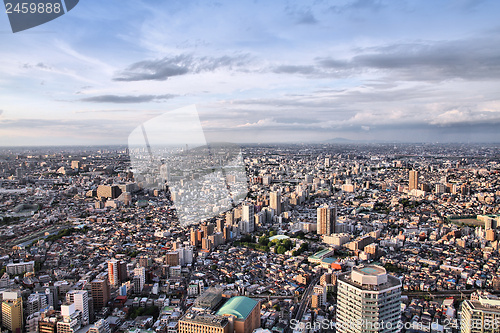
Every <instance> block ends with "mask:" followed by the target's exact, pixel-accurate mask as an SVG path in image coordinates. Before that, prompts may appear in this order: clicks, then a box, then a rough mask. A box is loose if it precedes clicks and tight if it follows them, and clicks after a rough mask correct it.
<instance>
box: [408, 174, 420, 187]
mask: <svg viewBox="0 0 500 333" xmlns="http://www.w3.org/2000/svg"><path fill="white" fill-rule="evenodd" d="M408 189H409V190H410V191H411V190H417V189H418V171H416V170H410V182H409V186H408Z"/></svg>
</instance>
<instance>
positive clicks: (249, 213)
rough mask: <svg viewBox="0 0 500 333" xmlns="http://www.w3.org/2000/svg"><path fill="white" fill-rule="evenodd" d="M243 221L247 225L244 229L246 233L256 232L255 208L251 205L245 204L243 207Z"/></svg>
mask: <svg viewBox="0 0 500 333" xmlns="http://www.w3.org/2000/svg"><path fill="white" fill-rule="evenodd" d="M241 210H242V212H241V221H242V222H243V223H242V224H243V225H245V227H244V228H243V230H244V232H246V233H251V232H253V231H254V222H255V221H254V215H255V214H254V207H253V205H252V204H251V203H248V202H244V203H243V204H242V205H241Z"/></svg>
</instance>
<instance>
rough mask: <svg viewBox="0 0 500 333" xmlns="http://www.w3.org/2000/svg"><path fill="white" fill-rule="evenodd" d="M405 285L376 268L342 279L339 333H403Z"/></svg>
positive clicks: (356, 269)
mask: <svg viewBox="0 0 500 333" xmlns="http://www.w3.org/2000/svg"><path fill="white" fill-rule="evenodd" d="M400 320H401V281H400V280H399V279H398V278H396V277H393V276H391V275H388V274H387V272H386V270H385V268H383V267H381V266H376V265H368V266H359V267H354V268H353V269H352V271H351V272H350V273H347V274H344V275H341V276H339V277H338V294H337V332H339V333H360V332H399V331H400V327H398V324H399V322H400Z"/></svg>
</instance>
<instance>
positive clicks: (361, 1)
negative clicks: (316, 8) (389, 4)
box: [330, 0, 386, 14]
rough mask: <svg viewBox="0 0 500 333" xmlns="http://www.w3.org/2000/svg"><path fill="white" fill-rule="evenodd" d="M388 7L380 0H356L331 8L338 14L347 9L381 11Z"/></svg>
mask: <svg viewBox="0 0 500 333" xmlns="http://www.w3.org/2000/svg"><path fill="white" fill-rule="evenodd" d="M384 7H386V5H385V4H384V3H383V2H382V1H380V0H354V1H351V2H349V3H347V4H345V5H340V6H331V7H330V10H331V11H333V12H334V13H337V14H342V13H344V12H347V11H359V10H369V11H372V12H376V11H379V10H380V9H382V8H384Z"/></svg>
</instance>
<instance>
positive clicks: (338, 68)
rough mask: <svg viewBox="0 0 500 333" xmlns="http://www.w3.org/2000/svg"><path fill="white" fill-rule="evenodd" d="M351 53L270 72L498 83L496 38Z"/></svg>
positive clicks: (499, 40) (499, 46)
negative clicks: (343, 57)
mask: <svg viewBox="0 0 500 333" xmlns="http://www.w3.org/2000/svg"><path fill="white" fill-rule="evenodd" d="M352 51H353V52H354V53H355V54H354V55H353V56H352V57H350V58H345V59H339V58H334V57H330V56H322V57H316V58H315V59H314V60H313V62H312V63H309V64H307V63H305V64H301V65H296V64H286V63H282V64H278V65H274V66H271V67H270V68H269V71H270V72H272V73H276V74H292V75H304V76H308V77H310V78H327V77H334V78H349V77H353V76H357V77H362V76H366V75H368V74H371V75H377V76H379V77H382V78H384V77H385V79H384V80H386V82H395V81H422V82H433V83H435V82H440V81H445V80H452V79H463V80H468V81H477V80H497V79H500V57H499V56H498V55H499V54H500V36H499V35H498V34H496V35H493V34H492V35H490V36H486V37H482V38H468V39H461V40H451V41H415V42H406V43H394V44H390V45H383V46H377V47H367V48H356V49H353V50H352ZM380 83H383V82H380Z"/></svg>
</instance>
